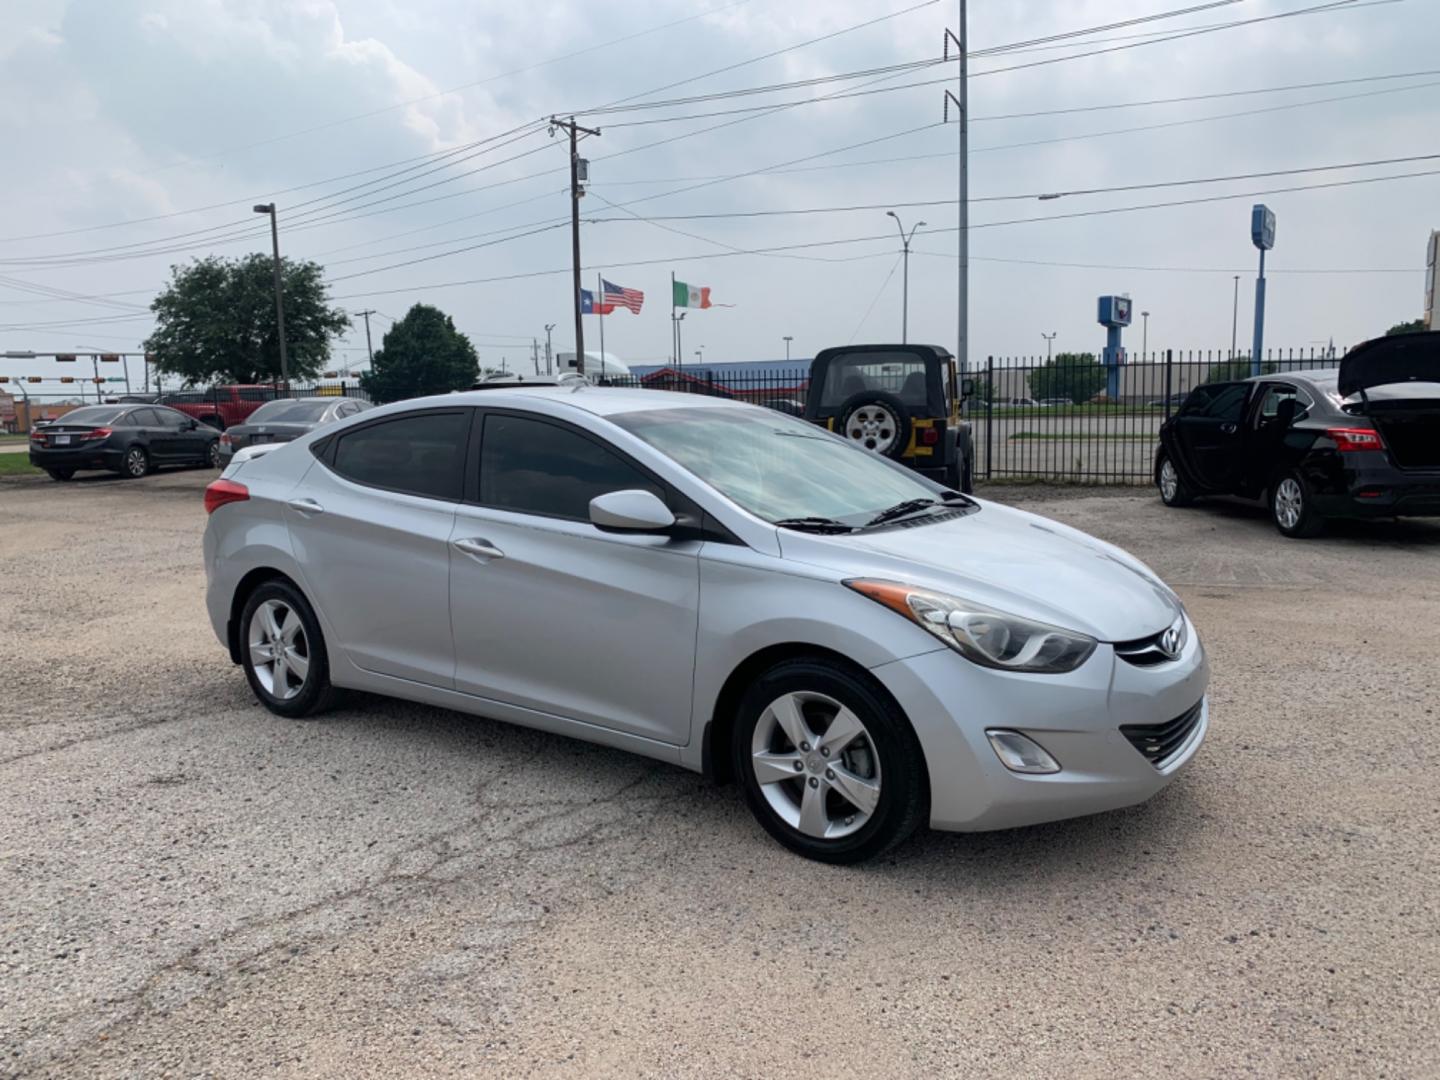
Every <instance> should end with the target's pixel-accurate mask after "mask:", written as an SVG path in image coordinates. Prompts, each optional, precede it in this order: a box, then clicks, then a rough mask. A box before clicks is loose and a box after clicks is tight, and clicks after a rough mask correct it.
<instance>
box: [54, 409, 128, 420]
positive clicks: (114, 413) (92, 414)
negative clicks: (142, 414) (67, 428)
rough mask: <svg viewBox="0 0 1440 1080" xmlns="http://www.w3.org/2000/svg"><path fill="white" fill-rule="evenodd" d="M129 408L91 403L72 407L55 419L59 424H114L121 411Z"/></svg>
mask: <svg viewBox="0 0 1440 1080" xmlns="http://www.w3.org/2000/svg"><path fill="white" fill-rule="evenodd" d="M128 411H129V409H128V407H127V408H115V407H114V406H110V405H91V406H90V407H89V408H84V409H71V410H70V411H69V412H67V413H66V414H65V415H64V416H62V417H60V418H59V419H57V420H55V421H54V423H57V424H113V423H114V422H115V420H116V419H117V418H119V416H120V414H121V413H124V412H128Z"/></svg>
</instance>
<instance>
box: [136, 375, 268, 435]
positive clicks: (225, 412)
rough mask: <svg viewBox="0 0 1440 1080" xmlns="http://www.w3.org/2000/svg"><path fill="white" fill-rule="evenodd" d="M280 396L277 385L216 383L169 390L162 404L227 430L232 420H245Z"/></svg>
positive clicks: (232, 422) (242, 421) (240, 422)
mask: <svg viewBox="0 0 1440 1080" xmlns="http://www.w3.org/2000/svg"><path fill="white" fill-rule="evenodd" d="M280 396H281V395H280V394H279V393H277V392H276V390H275V388H274V387H273V386H264V385H252V386H212V387H211V388H210V389H208V390H180V391H177V392H175V393H173V394H165V395H164V396H163V397H161V398H160V404H161V405H169V406H170V407H171V408H172V409H175V410H177V411H179V412H182V413H184V414H185V415H186V416H193V417H194V418H195V419H196V420H199V421H200V422H201V423H202V424H209V425H210V426H211V427H213V428H219V429H220V430H221V431H224V430H225V429H226V428H228V427H230V426H231V425H232V424H243V423H244V422H245V421H246V420H247V419H248V418H249V416H250V414H251V413H253V412H254V411H255V410H256V409H258V408H260V406H261V405H264V404H265V402H267V401H274V400H275V399H276V398H277V397H280Z"/></svg>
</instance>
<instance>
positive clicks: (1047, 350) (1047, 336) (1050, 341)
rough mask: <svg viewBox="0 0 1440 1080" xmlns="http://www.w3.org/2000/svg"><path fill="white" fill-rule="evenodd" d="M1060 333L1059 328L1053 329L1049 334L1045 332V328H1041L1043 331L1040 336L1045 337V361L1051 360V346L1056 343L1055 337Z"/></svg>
mask: <svg viewBox="0 0 1440 1080" xmlns="http://www.w3.org/2000/svg"><path fill="white" fill-rule="evenodd" d="M1059 333H1060V331H1059V330H1051V331H1050V333H1048V334H1047V333H1045V331H1044V330H1041V331H1040V336H1041V337H1043V338H1044V339H1045V362H1046V363H1047V364H1048V363H1049V362H1050V348H1051V345H1052V344H1053V343H1054V341H1055V338H1056V336H1057V335H1058V334H1059Z"/></svg>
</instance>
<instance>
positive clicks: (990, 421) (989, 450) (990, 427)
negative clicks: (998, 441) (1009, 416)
mask: <svg viewBox="0 0 1440 1080" xmlns="http://www.w3.org/2000/svg"><path fill="white" fill-rule="evenodd" d="M994 457H995V357H993V356H987V357H986V358H985V479H986V480H989V479H990V464H991V462H992V461H993V460H994Z"/></svg>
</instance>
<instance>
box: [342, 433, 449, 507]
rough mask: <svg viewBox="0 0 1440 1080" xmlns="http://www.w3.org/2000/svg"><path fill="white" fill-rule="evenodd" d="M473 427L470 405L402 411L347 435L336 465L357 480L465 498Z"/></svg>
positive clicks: (434, 496) (409, 492) (409, 491)
mask: <svg viewBox="0 0 1440 1080" xmlns="http://www.w3.org/2000/svg"><path fill="white" fill-rule="evenodd" d="M469 432H470V413H469V412H468V411H460V412H440V413H437V412H425V413H409V414H406V415H403V416H397V417H395V418H394V419H393V420H384V421H381V422H380V423H378V424H371V425H369V426H368V427H363V428H361V429H359V430H358V431H351V432H347V433H345V434H344V435H341V436H340V437H339V439H338V440H337V441H336V444H335V461H334V469H335V471H336V472H337V473H339V474H340V475H341V476H343V477H345V478H346V479H347V480H353V481H355V483H357V484H369V485H371V486H372V487H380V488H388V489H389V490H391V491H403V492H405V493H406V494H407V495H424V496H426V497H427V498H432V499H450V500H454V501H459V499H460V490H461V486H462V481H463V479H464V474H465V442H466V439H467V438H468V436H469Z"/></svg>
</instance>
